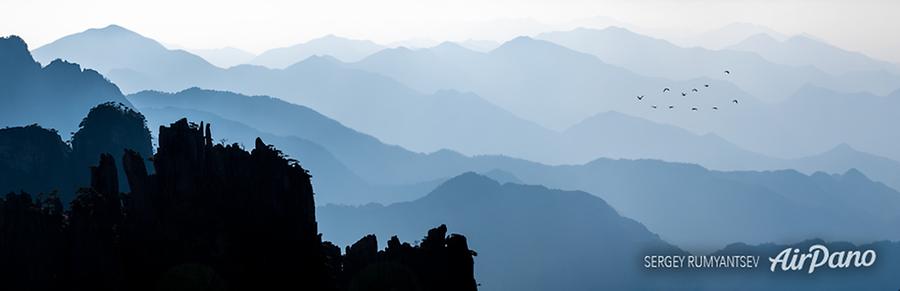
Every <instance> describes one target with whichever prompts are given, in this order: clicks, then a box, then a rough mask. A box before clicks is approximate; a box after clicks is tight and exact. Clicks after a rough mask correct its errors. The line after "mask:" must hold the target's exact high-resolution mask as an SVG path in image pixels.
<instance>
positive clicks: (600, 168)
mask: <svg viewBox="0 0 900 291" xmlns="http://www.w3.org/2000/svg"><path fill="white" fill-rule="evenodd" d="M11 42H14V41H11ZM19 42H20V43H21V40H19ZM4 44H6V43H4ZM18 51H20V52H21V51H24V52H25V53H24V54H23V53H19V54H17V55H18V56H19V57H18V58H4V59H8V60H10V61H9V63H28V60H29V59H28V58H27V57H28V55H27V49H25V48H24V47H22V46H19V50H18ZM13 55H16V54H13V53H11V54H10V56H13ZM4 57H6V55H4ZM30 62H31V64H33V65H28V66H23V67H22V68H20V69H22V70H27V68H31V67H33V66H37V67H39V65H37V64H36V63H34V62H33V60H32V61H30ZM266 70H267V69H266ZM15 73H16V74H14V75H18V73H19V72H15ZM46 86H50V87H52V86H54V85H53V84H48V85H46ZM81 98H86V97H81ZM128 98H129V99H131V101H132V102H133V104H135V105H134V106H135V107H137V109H139V110H141V111H142V112H145V113H147V114H148V115H147V116H148V120H157V121H152V122H154V123H158V122H159V121H158V120H162V119H165V118H172V117H175V118H177V117H183V116H188V115H194V114H196V116H199V117H200V118H208V119H209V120H214V122H216V123H217V124H218V123H222V124H223V125H225V126H230V127H232V128H233V129H232V130H228V131H232V133H231V134H234V136H228V135H225V136H223V138H226V139H231V140H235V141H236V142H244V141H245V138H247V136H248V135H250V136H252V135H257V134H258V135H260V136H266V137H272V138H274V140H276V141H277V142H284V143H285V144H286V145H281V144H276V146H278V147H279V148H284V149H285V153H286V154H287V155H289V156H292V157H296V158H298V159H301V160H302V159H304V157H305V156H310V155H316V156H318V157H319V159H314V158H310V160H311V163H313V164H318V165H317V167H321V168H322V171H321V172H317V170H316V169H312V168H311V174H312V175H313V176H314V181H315V179H318V178H315V177H316V175H320V174H321V175H322V176H321V179H322V182H323V183H322V184H321V185H332V186H329V187H332V190H334V191H338V190H340V189H342V188H339V187H341V185H336V184H340V181H344V180H343V179H345V178H346V180H345V181H347V183H346V188H344V190H341V191H350V190H347V189H353V188H354V187H355V188H363V187H367V186H369V185H376V186H377V185H386V186H397V187H398V188H393V189H394V190H395V191H380V190H379V188H378V187H371V189H359V190H356V192H352V193H340V194H327V193H329V191H328V188H327V187H323V188H324V189H319V191H323V193H324V194H325V195H323V197H328V199H333V200H331V201H332V202H335V203H349V204H362V203H365V202H366V201H369V202H371V201H377V202H383V203H390V202H396V201H404V200H405V201H408V200H411V199H416V198H418V197H422V195H424V194H425V193H426V191H424V190H421V189H430V188H433V187H434V186H435V185H438V184H440V183H442V182H443V181H445V180H447V179H449V177H453V176H455V175H457V174H459V173H461V172H466V171H476V172H488V173H494V174H497V173H500V174H502V175H501V176H502V177H504V179H506V180H513V181H520V182H522V183H527V184H540V185H545V186H546V187H551V188H557V189H568V190H582V191H588V192H589V193H592V194H594V195H596V196H598V197H601V198H602V199H603V200H605V201H607V202H608V203H609V205H611V206H612V207H614V208H615V209H616V210H617V211H618V212H619V213H621V214H622V215H624V216H626V217H631V218H634V219H637V220H638V221H641V222H642V223H644V225H646V226H647V228H648V229H649V230H651V231H653V232H654V233H658V234H659V235H660V236H661V238H663V239H664V240H665V241H668V242H671V243H675V244H677V245H679V246H681V247H682V248H685V249H689V250H698V249H699V250H707V251H709V250H714V249H716V248H718V247H721V246H722V245H725V244H728V243H732V242H738V241H740V242H746V243H762V242H770V241H775V242H790V241H797V240H800V239H806V238H810V237H820V238H823V239H827V240H851V241H857V242H858V241H863V242H865V241H871V240H874V239H896V237H894V236H893V235H894V234H893V233H891V232H889V231H886V230H887V229H893V228H895V227H896V226H897V225H896V223H898V222H900V219H898V218H897V215H896V212H895V211H894V209H897V208H898V207H900V205H898V204H900V202H898V201H897V200H898V197H900V194H898V193H897V191H896V190H894V189H891V188H889V187H887V186H885V185H884V184H882V183H877V182H874V181H871V180H870V179H869V178H868V177H867V176H866V175H865V174H863V173H862V172H860V171H858V170H848V171H846V172H844V173H841V174H825V173H813V174H802V173H799V172H797V171H793V170H781V171H739V172H734V171H711V170H708V169H706V168H703V167H700V166H697V165H692V164H683V163H670V162H663V161H657V160H613V159H598V160H594V161H592V162H590V163H587V164H578V165H561V166H547V165H543V164H539V163H535V162H529V161H526V160H521V159H514V158H510V157H506V156H497V155H492V156H472V157H469V156H465V155H461V154H459V153H456V152H453V151H449V150H443V151H437V152H434V153H431V154H420V153H415V152H410V151H408V150H406V149H403V148H402V147H398V146H390V145H386V144H384V143H382V142H380V141H379V140H378V139H376V138H374V137H371V136H368V135H365V134H362V133H360V132H357V131H355V130H352V129H350V128H347V127H345V126H343V125H342V124H341V123H339V122H337V121H335V120H332V119H330V118H328V117H326V116H325V115H322V114H320V113H318V112H316V111H314V110H312V109H311V108H308V107H302V106H299V105H294V104H290V103H287V102H284V101H281V100H278V99H275V98H271V97H265V96H255V97H249V96H244V95H239V94H235V93H229V92H217V91H208V90H201V89H190V90H188V91H185V92H182V93H179V94H171V93H160V92H152V91H147V92H143V93H139V94H135V95H131V96H129V97H128ZM64 100H65V101H68V99H64ZM88 100H89V99H88ZM71 102H72V104H75V103H77V102H83V100H71ZM53 106H54V107H60V108H68V107H71V106H70V105H69V103H63V102H57V103H55V104H53ZM845 107H846V106H845ZM204 110H209V111H208V112H207V111H204ZM874 112H876V113H877V112H878V111H874ZM166 114H168V115H166ZM612 117H616V115H615V114H613V115H612ZM626 119H627V118H626ZM154 123H151V124H150V126H151V127H156V125H157V124H154ZM605 123H608V122H601V124H605ZM279 137H280V138H281V139H279ZM316 145H319V146H318V147H317V146H316ZM325 151H327V152H330V153H331V156H329V155H328V154H326V152H325ZM846 152H850V153H852V151H846ZM331 157H333V159H332V158H331ZM873 168H877V167H873ZM353 174H355V175H356V176H358V177H360V178H359V179H356V178H354V177H353ZM363 177H364V178H363ZM359 180H363V182H358V181H359ZM326 181H330V182H328V183H326ZM317 189H318V188H317ZM381 189H390V188H387V187H385V188H381ZM416 189H420V191H421V192H416V191H417V190H416ZM332 193H333V192H332ZM322 201H327V200H322ZM498 211H499V210H498ZM854 225H867V226H868V227H866V228H859V227H853V226H854ZM710 234H715V237H714V238H710V237H709V236H710Z"/></svg>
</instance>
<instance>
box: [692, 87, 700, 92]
mask: <svg viewBox="0 0 900 291" xmlns="http://www.w3.org/2000/svg"><path fill="white" fill-rule="evenodd" d="M691 92H700V90H697V88H694V89H691Z"/></svg>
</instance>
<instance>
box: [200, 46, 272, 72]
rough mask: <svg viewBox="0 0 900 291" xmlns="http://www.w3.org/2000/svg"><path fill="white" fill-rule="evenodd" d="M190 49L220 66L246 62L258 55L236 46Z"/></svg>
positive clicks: (226, 66) (232, 65) (224, 66)
mask: <svg viewBox="0 0 900 291" xmlns="http://www.w3.org/2000/svg"><path fill="white" fill-rule="evenodd" d="M188 51H189V52H191V53H193V54H195V55H198V56H200V57H201V58H203V59H204V60H206V61H207V62H210V63H211V64H213V65H216V66H217V67H220V68H230V67H234V66H237V65H241V64H246V63H249V62H250V60H252V59H253V58H255V57H256V55H254V54H253V53H250V52H248V51H245V50H242V49H239V48H234V47H223V48H215V49H188Z"/></svg>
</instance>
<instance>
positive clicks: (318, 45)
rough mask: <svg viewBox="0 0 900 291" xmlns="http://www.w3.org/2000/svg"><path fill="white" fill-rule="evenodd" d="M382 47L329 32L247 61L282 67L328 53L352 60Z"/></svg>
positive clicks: (277, 67)
mask: <svg viewBox="0 0 900 291" xmlns="http://www.w3.org/2000/svg"><path fill="white" fill-rule="evenodd" d="M384 48H385V47H384V46H382V45H379V44H376V43H374V42H372V41H368V40H356V39H347V38H343V37H339V36H336V35H333V34H329V35H326V36H323V37H320V38H316V39H313V40H310V41H308V42H305V43H300V44H296V45H292V46H288V47H283V48H275V49H270V50H267V51H265V52H263V53H261V54H259V55H258V56H256V57H254V58H253V59H252V60H250V62H249V63H250V64H254V65H260V66H265V67H269V68H273V69H283V68H287V67H289V66H291V65H293V64H295V63H297V62H300V61H302V60H305V59H307V58H309V57H312V56H317V55H329V56H332V57H335V58H337V59H339V60H341V61H345V62H354V61H357V60H360V59H362V58H364V57H366V56H368V55H370V54H372V53H375V52H377V51H379V50H382V49H384Z"/></svg>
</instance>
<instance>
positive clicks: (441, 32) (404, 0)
mask: <svg viewBox="0 0 900 291" xmlns="http://www.w3.org/2000/svg"><path fill="white" fill-rule="evenodd" d="M0 1H2V2H0V11H3V18H2V19H0V35H8V34H17V35H20V36H23V37H24V38H25V39H26V41H28V42H29V43H30V45H31V46H32V47H33V48H34V47H37V46H39V45H42V44H46V43H47V42H50V41H52V40H54V39H56V38H59V37H61V36H64V35H67V34H71V33H75V32H79V31H83V30H85V29H87V28H92V27H103V26H106V25H108V24H119V25H122V26H124V27H126V28H129V29H131V30H134V31H137V32H139V33H141V34H144V35H146V36H148V37H151V38H154V39H156V40H159V41H162V42H164V43H167V44H175V45H179V46H185V47H190V48H214V47H224V46H234V47H238V48H242V49H245V50H249V51H251V52H259V51H262V50H264V49H267V48H272V47H280V46H286V45H290V44H294V43H298V42H302V41H306V40H309V39H312V38H315V37H319V36H322V35H325V34H331V33H333V34H337V35H341V36H346V37H353V38H365V39H372V40H374V41H377V42H381V43H389V42H393V41H398V40H404V39H409V38H429V39H433V40H438V41H439V40H462V39H467V38H477V39H483V38H496V39H498V40H504V39H506V38H508V37H510V36H511V35H514V34H519V33H536V32H538V31H541V30H544V29H556V28H559V29H568V28H571V27H573V26H575V25H592V24H597V23H605V22H604V21H596V20H594V21H586V20H585V19H588V18H592V17H597V16H605V17H611V18H614V19H616V20H618V21H621V22H623V23H627V24H631V25H633V26H635V27H638V28H641V29H640V31H641V32H644V33H653V34H655V35H656V36H660V37H664V38H675V37H686V36H689V35H691V34H695V33H699V32H703V31H707V30H711V29H715V28H719V27H721V26H724V25H726V24H729V23H733V22H749V23H755V24H760V25H764V26H767V27H770V28H772V29H775V30H777V31H780V32H783V33H787V34H796V33H802V32H806V33H809V34H812V35H815V36H817V37H820V38H822V39H825V40H827V41H829V42H831V43H833V44H836V45H838V46H841V47H844V48H847V49H851V50H856V51H861V52H864V53H867V54H869V55H872V56H875V57H878V58H882V59H887V60H891V61H894V62H900V37H898V36H900V17H897V16H896V15H895V14H897V13H898V12H900V0H855V1H851V0H846V1H841V0H819V1H815V0H784V1H778V0H756V1H751V0H718V1H714V0H519V1H512V0H453V1H447V0H443V1H438V0H379V1H372V0H328V1H324V0H323V1H288V0H269V1H266V0H253V1H249V0H243V1H234V0H200V1H186V0H156V1H122V0H118V1H113V0H82V1H71V0H69V1H47V0H27V1H25V0H18V1H16V0H0Z"/></svg>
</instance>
